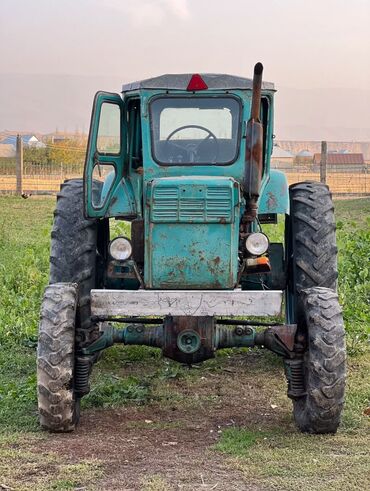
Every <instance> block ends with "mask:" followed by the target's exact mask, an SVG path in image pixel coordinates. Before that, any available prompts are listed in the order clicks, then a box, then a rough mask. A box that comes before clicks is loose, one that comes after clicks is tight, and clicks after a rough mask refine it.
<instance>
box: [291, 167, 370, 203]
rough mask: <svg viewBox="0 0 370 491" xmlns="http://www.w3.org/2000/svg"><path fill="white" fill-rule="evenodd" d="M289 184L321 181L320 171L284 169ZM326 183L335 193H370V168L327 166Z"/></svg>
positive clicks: (364, 194)
mask: <svg viewBox="0 0 370 491" xmlns="http://www.w3.org/2000/svg"><path fill="white" fill-rule="evenodd" d="M284 172H285V174H286V176H287V179H288V183H289V184H293V183H295V182H301V181H320V171H316V172H314V171H312V170H310V169H289V170H285V171H284ZM326 184H327V185H328V186H329V188H330V191H331V192H332V193H333V194H334V195H339V196H341V195H343V196H346V195H353V196H356V195H357V196H366V195H370V169H369V170H368V169H367V168H366V167H365V168H363V169H362V170H361V171H359V170H358V169H357V170H356V169H348V168H347V169H343V167H341V168H340V169H336V168H330V167H329V166H328V167H327V171H326Z"/></svg>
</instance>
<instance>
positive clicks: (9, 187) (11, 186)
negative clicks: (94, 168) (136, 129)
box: [0, 159, 83, 194]
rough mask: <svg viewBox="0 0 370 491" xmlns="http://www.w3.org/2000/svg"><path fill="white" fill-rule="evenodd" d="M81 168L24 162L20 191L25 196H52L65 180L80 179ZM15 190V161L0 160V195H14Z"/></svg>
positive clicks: (68, 165)
mask: <svg viewBox="0 0 370 491" xmlns="http://www.w3.org/2000/svg"><path fill="white" fill-rule="evenodd" d="M82 175H83V166H82V165H80V164H78V165H73V164H63V163H61V164H40V163H37V162H24V164H23V176H22V191H23V193H27V194H54V193H57V192H58V191H59V189H60V185H61V183H62V182H63V181H65V179H73V178H78V177H82ZM16 189H17V173H16V161H15V160H14V159H1V160H0V193H2V194H14V193H15V192H16Z"/></svg>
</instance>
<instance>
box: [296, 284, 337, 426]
mask: <svg viewBox="0 0 370 491" xmlns="http://www.w3.org/2000/svg"><path fill="white" fill-rule="evenodd" d="M301 303H302V307H303V309H304V313H305V329H306V330H307V350H306V352H305V354H304V361H303V373H304V382H305V392H306V394H305V395H304V396H302V397H300V398H298V399H295V400H293V413H294V419H295V421H296V424H297V426H298V428H299V429H300V430H301V431H304V432H309V433H335V432H336V431H337V429H338V426H339V423H340V417H341V413H342V409H343V403H344V389H345V378H346V368H345V360H346V348H345V333H344V325H343V317H342V310H341V308H340V305H339V302H338V296H337V294H336V293H335V292H334V291H332V290H330V289H328V288H318V287H315V288H309V289H307V290H303V291H302V292H301Z"/></svg>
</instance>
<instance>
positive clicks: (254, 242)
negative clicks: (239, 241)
mask: <svg viewBox="0 0 370 491" xmlns="http://www.w3.org/2000/svg"><path fill="white" fill-rule="evenodd" d="M245 248H246V249H247V251H248V252H249V253H250V254H253V256H262V254H265V252H267V249H268V248H269V240H268V238H267V236H266V235H265V234H263V233H261V232H256V233H253V234H249V235H248V237H247V238H246V239H245Z"/></svg>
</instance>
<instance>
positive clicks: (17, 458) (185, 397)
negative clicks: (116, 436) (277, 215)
mask: <svg viewBox="0 0 370 491" xmlns="http://www.w3.org/2000/svg"><path fill="white" fill-rule="evenodd" d="M53 208H54V198H39V197H32V198H30V199H28V200H23V199H19V198H17V197H0V209H1V210H2V211H1V215H0V272H1V273H0V275H1V282H0V485H1V484H2V483H3V482H4V483H6V485H7V486H9V487H11V488H14V489H25V490H28V489H34V490H39V489H40V490H41V489H43V490H44V489H45V490H49V489H57V490H58V489H60V490H63V489H75V488H76V487H79V486H86V489H93V484H91V483H92V481H91V479H93V476H95V477H96V478H98V476H100V475H101V473H102V470H101V465H100V464H99V463H97V462H94V461H85V460H80V461H79V462H78V463H76V462H70V461H68V459H65V458H62V457H60V456H58V455H54V454H52V453H50V452H46V453H45V452H40V453H38V454H37V455H36V454H34V453H33V454H32V448H31V446H30V443H29V442H30V441H31V440H32V442H33V443H32V445H35V443H34V442H35V441H36V442H37V441H40V442H42V441H43V440H44V439H45V438H46V436H45V434H43V433H40V431H39V428H38V424H37V415H36V378H35V354H36V335H37V324H38V316H39V308H40V300H41V297H42V292H43V289H44V286H45V285H46V283H47V280H48V257H49V241H50V228H51V224H52V211H53ZM336 216H337V221H338V246H339V270H340V278H339V292H340V297H341V301H342V303H343V305H344V316H345V321H346V328H347V343H348V346H349V352H350V355H351V358H350V359H349V363H348V371H349V378H348V390H347V399H346V408H345V412H344V417H343V424H342V428H341V430H340V432H339V434H338V435H337V436H336V437H332V436H329V437H311V436H307V435H300V434H298V433H296V432H294V430H293V429H292V426H291V415H290V413H289V410H288V405H289V403H288V402H287V400H286V396H285V393H284V391H283V389H280V388H279V389H278V390H277V389H276V387H275V385H274V384H276V379H275V378H273V377H271V373H272V372H274V371H276V373H277V374H278V375H279V374H281V367H280V365H281V364H280V362H279V360H277V359H276V357H273V355H271V354H269V353H266V354H265V355H264V356H261V357H260V358H258V360H260V361H258V363H255V364H254V365H253V377H254V378H255V380H257V381H259V382H258V384H259V386H260V387H261V391H266V393H271V394H273V396H271V397H274V398H275V399H276V400H277V403H278V404H279V405H281V406H282V407H284V410H285V409H286V410H287V419H286V422H284V424H282V425H280V426H279V427H276V426H274V423H272V424H271V425H269V424H267V425H265V427H264V428H261V429H259V428H256V425H252V426H248V424H246V426H245V427H243V428H231V429H226V430H225V431H223V433H222V434H221V438H220V440H219V442H218V444H217V446H216V449H215V450H216V451H217V452H219V453H221V454H223V455H225V456H228V457H227V458H228V459H230V460H229V465H230V466H232V467H234V468H235V469H239V470H240V471H241V472H242V473H243V474H244V475H245V477H246V479H247V480H248V481H249V482H251V483H255V484H256V483H259V485H261V486H265V487H266V488H268V489H286V490H295V489H305V490H311V489H312V490H321V489H328V490H331V489H333V490H336V489H340V488H341V489H349V490H351V489H366V488H368V487H370V484H369V481H368V476H369V475H370V468H369V463H368V459H366V455H365V453H366V452H365V451H366V449H367V448H369V446H370V441H369V430H368V418H367V417H366V416H364V411H365V410H366V408H368V407H369V406H370V402H369V397H370V394H369V392H370V389H369V387H368V380H369V379H370V359H369V353H368V351H366V342H367V338H368V336H369V329H370V311H369V309H370V306H369V301H368V299H369V298H370V276H369V272H368V271H367V270H366V267H367V266H368V259H369V254H370V236H369V232H368V230H369V217H370V200H369V199H361V200H349V201H339V202H337V204H336ZM272 227H273V226H268V227H264V229H265V230H268V233H270V231H271V230H272V233H271V238H272V239H273V240H277V239H279V238H280V237H281V234H282V231H283V224H282V222H280V223H279V225H278V226H277V227H275V228H272ZM112 228H113V230H114V233H116V234H123V235H128V233H129V231H128V230H127V225H126V224H125V223H123V222H118V221H112ZM233 356H234V350H224V351H223V352H220V353H219V354H218V355H217V357H216V358H215V359H214V360H209V361H207V362H206V363H204V364H203V365H202V367H201V368H199V369H198V370H191V371H189V370H188V369H186V368H184V367H182V366H180V365H178V364H176V363H174V362H171V361H168V360H162V359H161V357H160V353H159V351H158V350H154V349H151V348H145V347H122V346H117V347H113V348H110V349H109V350H107V351H106V352H105V353H104V356H103V357H102V360H101V361H100V363H99V364H98V365H97V366H96V368H95V369H94V373H93V379H92V391H91V393H90V395H89V396H88V397H86V398H85V399H84V400H83V408H84V410H92V409H93V408H109V407H118V406H122V405H129V406H139V407H140V406H145V405H147V404H154V405H159V406H164V407H169V406H170V407H174V408H181V409H184V408H189V409H191V410H194V409H195V410H196V409H197V408H198V407H199V408H200V409H202V408H204V407H207V405H212V404H217V401H218V396H217V394H210V393H206V392H205V393H204V394H202V390H201V388H202V387H203V386H202V383H203V382H202V378H204V379H209V378H210V377H211V376H213V375H214V374H220V373H221V374H222V373H223V372H222V371H223V370H224V369H225V363H226V362H227V360H228V359H229V357H233ZM233 359H234V358H233ZM266 367H268V370H269V375H270V376H267V373H268V372H267V368H266ZM274 373H275V372H274ZM279 376H280V375H279ZM225 383H226V382H225ZM235 383H237V381H236V382H235ZM204 384H207V382H206V381H205V382H204ZM205 386H206V385H205ZM225 390H227V387H226V388H225ZM273 402H276V401H275V400H274V401H273ZM181 424H182V423H181V421H176V422H173V423H166V422H163V423H161V422H160V421H155V422H154V423H153V426H152V428H153V430H155V431H160V430H171V428H172V429H174V428H180V427H181ZM132 425H133V426H135V424H134V423H132ZM284 425H285V426H284ZM143 426H144V427H145V424H143ZM137 429H138V431H140V424H139V425H138V427H137ZM292 432H294V438H292ZM31 454H32V455H31ZM318 474H320V476H319V477H318ZM22 476H28V477H27V479H28V481H27V480H26V481H24V482H23V481H22V480H21V479H23V478H24V477H22ZM358 476H362V477H361V479H360V480H359V477H358ZM356 479H357V481H356ZM17 480H18V481H17ZM356 482H357V484H356ZM356 485H357V486H358V487H356ZM17 486H18V487H17ZM166 486H167V483H166V482H165V481H163V479H162V478H161V476H157V475H153V476H149V477H147V478H146V479H144V480H143V482H142V489H143V490H148V491H155V490H158V491H160V490H162V489H163V490H165V489H167V488H166ZM0 487H1V486H0Z"/></svg>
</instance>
